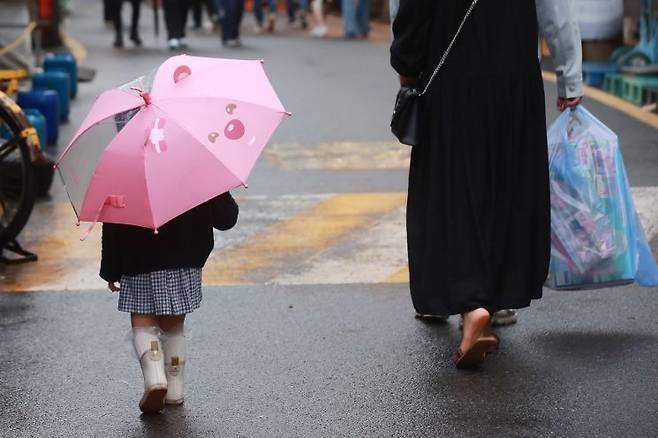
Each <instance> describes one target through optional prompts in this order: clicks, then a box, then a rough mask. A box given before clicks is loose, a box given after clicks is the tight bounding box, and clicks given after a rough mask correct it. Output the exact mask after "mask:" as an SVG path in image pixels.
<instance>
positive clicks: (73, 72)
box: [43, 53, 78, 99]
mask: <svg viewBox="0 0 658 438" xmlns="http://www.w3.org/2000/svg"><path fill="white" fill-rule="evenodd" d="M43 69H44V70H45V71H63V72H65V73H68V74H69V81H70V82H69V83H70V89H69V91H70V92H71V98H72V99H75V97H76V96H77V95H78V65H77V64H76V63H75V58H74V57H73V56H72V55H70V54H68V53H58V54H56V55H48V56H47V57H46V59H44V60H43Z"/></svg>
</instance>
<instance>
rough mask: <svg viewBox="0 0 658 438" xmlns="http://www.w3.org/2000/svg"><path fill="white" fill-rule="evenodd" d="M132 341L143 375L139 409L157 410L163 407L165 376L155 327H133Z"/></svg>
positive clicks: (145, 411)
mask: <svg viewBox="0 0 658 438" xmlns="http://www.w3.org/2000/svg"><path fill="white" fill-rule="evenodd" d="M133 342H134V344H135V352H136V353H137V357H138V358H139V363H140V365H141V366H142V374H143V375H144V395H143V396H142V399H141V400H140V402H139V409H140V410H141V411H142V412H144V413H150V412H158V411H160V410H162V408H164V400H165V395H166V394H167V377H166V374H165V366H164V365H165V361H164V354H163V352H162V345H161V344H160V340H159V339H158V336H157V329H155V328H145V329H134V330H133Z"/></svg>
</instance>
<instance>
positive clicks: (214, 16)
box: [201, 0, 217, 25]
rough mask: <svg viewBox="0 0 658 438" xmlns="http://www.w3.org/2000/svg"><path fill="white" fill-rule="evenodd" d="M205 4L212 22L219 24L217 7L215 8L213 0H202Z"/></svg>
mask: <svg viewBox="0 0 658 438" xmlns="http://www.w3.org/2000/svg"><path fill="white" fill-rule="evenodd" d="M201 2H202V3H203V6H204V7H205V8H206V13H207V14H208V18H210V22H211V23H212V24H213V25H215V24H217V9H216V8H215V3H214V2H213V1H212V0H201Z"/></svg>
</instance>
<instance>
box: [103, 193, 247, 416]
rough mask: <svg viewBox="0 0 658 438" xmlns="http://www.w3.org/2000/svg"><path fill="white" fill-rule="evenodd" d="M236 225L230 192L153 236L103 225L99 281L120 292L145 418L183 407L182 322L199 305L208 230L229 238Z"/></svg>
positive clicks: (235, 208) (209, 246)
mask: <svg viewBox="0 0 658 438" xmlns="http://www.w3.org/2000/svg"><path fill="white" fill-rule="evenodd" d="M237 218H238V205H237V204H236V203H235V201H234V200H233V197H231V194H230V193H228V192H227V193H224V194H223V195H220V196H217V197H216V198H214V199H211V200H210V201H208V202H206V203H204V204H201V205H200V206H198V207H196V208H194V209H192V210H190V211H188V212H187V213H185V214H183V215H181V216H179V217H177V218H175V219H173V220H172V221H171V222H169V223H167V224H166V225H164V226H162V227H161V228H160V229H159V230H158V234H155V233H154V231H153V230H151V229H147V228H141V227H135V226H130V225H117V224H103V249H102V251H103V252H102V260H101V271H100V276H101V277H102V278H103V279H104V280H106V281H107V284H108V287H109V288H110V290H111V291H113V292H117V291H118V292H119V310H120V311H122V312H129V313H130V314H131V322H132V330H133V343H134V346H135V352H136V353H137V358H138V360H139V362H140V365H141V367H142V373H143V374H144V395H143V396H142V399H141V401H140V402H139V408H140V409H141V410H142V412H158V411H160V410H161V409H162V408H163V407H164V405H165V404H171V405H178V404H181V403H183V369H184V367H185V337H184V334H183V324H184V322H185V315H186V314H188V313H191V312H193V311H194V310H195V309H197V308H198V307H199V305H200V304H201V269H202V267H203V265H204V264H205V262H206V260H207V259H208V256H209V255H210V252H211V251H212V249H213V246H214V239H213V227H214V228H217V229H219V230H222V231H224V230H228V229H230V228H232V227H233V226H234V225H235V223H236V222H237ZM117 282H120V287H119V286H118V285H117ZM161 334H162V335H163V336H162V341H163V342H161V337H160V335H161ZM163 344H164V345H163ZM163 347H164V348H163ZM163 350H164V351H163Z"/></svg>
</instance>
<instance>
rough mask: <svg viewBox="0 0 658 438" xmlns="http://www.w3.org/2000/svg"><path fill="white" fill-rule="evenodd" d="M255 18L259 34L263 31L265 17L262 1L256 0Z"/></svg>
mask: <svg viewBox="0 0 658 438" xmlns="http://www.w3.org/2000/svg"><path fill="white" fill-rule="evenodd" d="M254 18H255V19H256V26H257V27H256V29H257V31H258V33H260V32H262V31H263V21H265V17H264V16H263V3H262V1H261V0H254Z"/></svg>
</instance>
